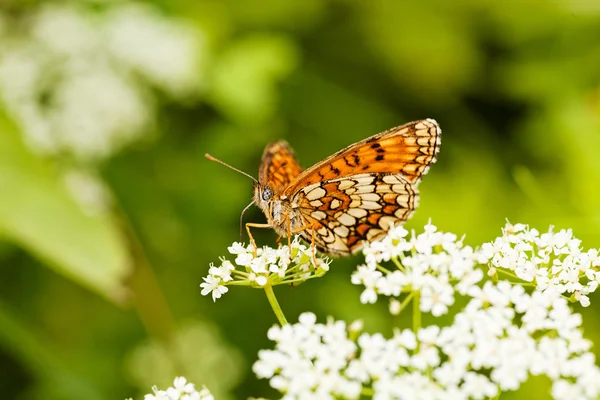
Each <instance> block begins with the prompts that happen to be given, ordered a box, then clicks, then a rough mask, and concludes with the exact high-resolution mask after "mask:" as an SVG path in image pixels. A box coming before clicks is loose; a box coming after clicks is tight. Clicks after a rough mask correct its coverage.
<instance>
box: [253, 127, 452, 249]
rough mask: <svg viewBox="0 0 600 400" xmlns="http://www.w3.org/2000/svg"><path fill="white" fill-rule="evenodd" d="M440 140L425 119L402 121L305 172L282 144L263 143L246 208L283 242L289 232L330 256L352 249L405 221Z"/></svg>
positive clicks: (439, 131) (284, 144) (283, 143)
mask: <svg viewBox="0 0 600 400" xmlns="http://www.w3.org/2000/svg"><path fill="white" fill-rule="evenodd" d="M440 135H441V130H440V128H439V126H438V124H437V122H435V121H434V120H432V119H427V120H419V121H414V122H410V123H407V124H404V125H402V126H399V127H396V128H392V129H389V130H387V131H385V132H382V133H380V134H377V135H375V136H372V137H370V138H367V139H364V140H362V141H360V142H358V143H355V144H353V145H350V146H348V147H347V148H345V149H343V150H340V151H339V152H337V153H335V154H333V155H332V156H330V157H328V158H326V159H325V160H323V161H321V162H319V163H317V164H316V165H314V166H312V167H310V168H308V169H306V170H302V168H301V167H300V166H299V164H298V162H297V161H296V158H295V156H294V154H293V152H292V150H291V148H290V146H289V145H288V144H287V143H286V142H285V141H277V142H273V143H271V144H269V145H268V146H267V147H266V148H265V151H264V153H263V157H262V162H261V166H260V169H259V179H258V182H257V183H256V184H255V187H254V203H255V204H256V205H257V206H258V207H259V208H260V209H261V210H262V211H263V213H264V214H265V216H266V218H267V222H268V224H267V225H261V226H268V227H271V228H273V229H274V230H275V231H276V232H277V233H278V234H279V235H280V236H283V237H285V236H288V237H289V236H290V234H292V233H297V234H299V235H300V236H301V237H302V238H303V239H304V240H305V241H307V242H308V243H314V244H315V246H316V247H317V249H319V250H320V251H322V252H324V253H328V254H332V255H346V254H350V253H352V252H354V251H356V250H358V249H360V248H361V247H362V244H363V242H364V241H365V240H366V241H369V242H370V241H373V240H376V239H377V238H379V237H381V236H382V235H384V234H385V233H386V232H387V231H388V230H389V229H390V228H391V227H392V226H394V225H396V224H398V223H401V222H404V221H406V220H407V219H408V217H409V216H410V215H411V213H412V211H413V210H414V209H415V207H416V206H417V204H418V196H419V195H418V191H417V185H418V183H419V181H420V178H421V176H423V175H424V174H426V173H427V171H428V169H429V166H430V165H431V164H432V163H434V162H435V161H436V157H437V153H438V151H439V146H440V142H441V138H440ZM254 226H258V225H256V224H254Z"/></svg>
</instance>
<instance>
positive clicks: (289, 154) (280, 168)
mask: <svg viewBox="0 0 600 400" xmlns="http://www.w3.org/2000/svg"><path fill="white" fill-rule="evenodd" d="M301 172H302V168H301V167H300V165H299V164H298V162H297V161H296V157H295V156H294V152H293V151H292V149H291V148H290V146H289V145H288V144H287V142H286V141H284V140H278V141H276V142H273V143H270V144H269V145H268V146H267V147H266V148H265V151H264V152H263V156H262V162H261V164H260V168H259V171H258V180H259V182H260V183H262V184H264V185H267V186H268V187H269V188H271V190H273V191H274V192H275V193H281V192H283V190H284V189H285V188H287V187H288V186H289V185H290V183H292V181H293V180H294V179H295V178H296V177H297V176H298V175H300V173H301Z"/></svg>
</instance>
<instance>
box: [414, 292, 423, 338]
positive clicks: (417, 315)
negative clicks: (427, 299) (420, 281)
mask: <svg viewBox="0 0 600 400" xmlns="http://www.w3.org/2000/svg"><path fill="white" fill-rule="evenodd" d="M412 302H413V332H414V333H415V334H416V333H417V331H418V330H419V329H420V328H421V292H419V291H414V292H413V301H412Z"/></svg>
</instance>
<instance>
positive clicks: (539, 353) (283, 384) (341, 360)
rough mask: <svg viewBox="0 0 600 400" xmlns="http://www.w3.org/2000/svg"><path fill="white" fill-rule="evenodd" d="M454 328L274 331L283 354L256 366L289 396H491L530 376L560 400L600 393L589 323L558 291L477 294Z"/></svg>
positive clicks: (488, 288)
mask: <svg viewBox="0 0 600 400" xmlns="http://www.w3.org/2000/svg"><path fill="white" fill-rule="evenodd" d="M469 296H471V297H472V298H471V300H470V302H469V304H468V306H467V307H466V308H465V310H464V311H462V312H460V313H459V314H457V315H456V317H455V319H454V323H453V324H452V325H451V326H449V327H445V328H440V327H438V326H435V325H433V326H429V327H426V328H420V329H418V330H417V332H416V333H414V332H413V331H412V330H409V329H406V330H402V331H396V332H395V334H394V335H393V337H392V338H390V339H385V338H384V337H383V335H381V334H373V335H370V334H366V333H363V334H361V335H360V336H359V337H358V339H357V340H356V341H355V340H352V335H351V334H349V333H348V332H347V330H346V325H345V323H344V322H341V321H329V322H328V323H327V324H318V323H316V317H315V316H314V315H313V314H310V313H305V314H303V315H302V316H301V317H300V322H299V323H298V324H295V325H285V326H283V327H277V326H276V327H273V328H271V329H270V330H269V333H268V336H269V339H271V340H273V341H275V342H276V345H275V349H274V350H262V351H260V352H259V359H258V361H257V362H256V363H255V364H254V367H253V369H254V372H255V373H256V374H257V376H258V377H259V378H267V379H269V380H270V384H271V386H272V387H273V388H275V389H277V390H279V391H280V392H282V393H285V398H290V399H302V398H315V397H316V398H320V397H327V396H336V397H340V398H346V399H357V398H359V397H360V396H361V394H362V395H365V394H371V395H373V398H397V399H414V398H427V399H448V398H452V399H481V398H489V397H494V396H496V395H497V394H499V392H500V391H512V390H516V389H518V388H519V387H520V385H521V384H522V383H523V382H524V381H526V380H527V378H528V377H529V376H530V375H545V376H547V377H548V378H550V379H551V380H552V396H553V397H554V398H555V399H565V400H566V399H594V398H597V397H598V395H600V369H599V368H598V367H597V366H596V365H595V358H594V355H593V354H592V353H590V352H589V349H590V342H589V341H587V340H585V339H583V338H582V333H581V329H580V324H581V317H580V315H578V314H573V313H572V312H571V310H570V308H569V306H568V303H567V301H566V300H565V299H563V298H561V297H560V295H559V294H558V293H556V292H555V291H552V290H548V291H545V292H540V291H535V292H534V293H533V294H527V293H526V292H525V291H524V289H523V288H522V287H520V286H511V285H510V284H509V283H507V282H500V283H499V284H498V285H495V284H493V283H492V282H487V283H486V284H485V285H484V286H483V287H482V288H475V287H473V288H471V290H470V295H469Z"/></svg>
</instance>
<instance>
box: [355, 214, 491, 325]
mask: <svg viewBox="0 0 600 400" xmlns="http://www.w3.org/2000/svg"><path fill="white" fill-rule="evenodd" d="M363 254H364V255H365V261H366V263H365V265H360V266H359V267H358V268H357V271H356V272H355V273H354V274H353V275H352V283H354V284H355V285H364V286H365V290H364V291H363V293H362V294H361V298H360V299H361V302H363V303H375V302H376V301H377V297H378V296H390V297H392V300H391V301H392V302H391V304H390V311H391V312H392V313H394V314H396V313H399V312H400V310H401V307H402V306H401V305H400V304H401V303H400V304H399V303H398V301H397V300H396V299H395V297H400V296H401V295H402V294H406V295H407V296H412V294H413V293H419V295H420V309H421V311H423V312H430V313H431V314H433V315H434V316H440V315H443V314H446V313H447V312H448V307H450V306H451V305H452V304H454V295H455V293H456V292H458V293H460V294H466V293H467V291H468V290H469V289H470V288H472V287H473V286H475V285H476V284H477V283H478V282H479V281H480V280H481V279H482V278H483V272H482V271H481V269H477V268H476V261H475V258H474V255H473V249H472V248H471V247H470V246H465V245H464V244H463V243H462V240H461V239H457V237H456V235H454V234H452V233H443V232H439V231H438V230H437V228H436V227H435V226H434V225H432V224H431V223H428V224H427V225H425V231H424V232H423V233H420V234H418V235H417V234H416V233H415V232H412V234H411V235H410V237H409V233H408V231H407V230H406V229H404V228H403V227H402V226H396V227H394V228H392V229H391V230H390V232H389V234H388V235H387V236H386V237H385V238H383V239H382V240H381V241H377V242H373V243H367V244H366V245H365V248H364V250H363Z"/></svg>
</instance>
